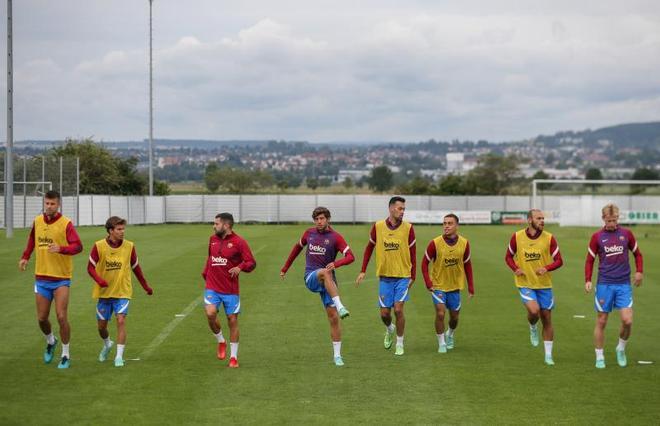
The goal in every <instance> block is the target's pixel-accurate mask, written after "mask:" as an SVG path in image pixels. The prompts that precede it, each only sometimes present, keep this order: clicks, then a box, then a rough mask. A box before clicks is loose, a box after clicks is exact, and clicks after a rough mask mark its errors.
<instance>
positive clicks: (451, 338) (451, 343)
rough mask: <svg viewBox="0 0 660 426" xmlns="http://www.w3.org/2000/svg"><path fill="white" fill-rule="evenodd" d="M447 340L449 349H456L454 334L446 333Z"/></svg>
mask: <svg viewBox="0 0 660 426" xmlns="http://www.w3.org/2000/svg"><path fill="white" fill-rule="evenodd" d="M445 340H446V341H447V349H454V335H453V334H452V335H449V334H445Z"/></svg>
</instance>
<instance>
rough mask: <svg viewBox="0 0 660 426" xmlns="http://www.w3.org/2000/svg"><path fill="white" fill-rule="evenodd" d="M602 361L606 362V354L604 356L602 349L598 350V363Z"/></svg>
mask: <svg viewBox="0 0 660 426" xmlns="http://www.w3.org/2000/svg"><path fill="white" fill-rule="evenodd" d="M601 359H602V360H605V354H603V350H602V349H598V348H596V361H598V360H601Z"/></svg>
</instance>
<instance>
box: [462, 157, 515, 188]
mask: <svg viewBox="0 0 660 426" xmlns="http://www.w3.org/2000/svg"><path fill="white" fill-rule="evenodd" d="M520 163H521V158H520V157H518V156H515V155H511V156H507V157H503V156H500V155H496V154H487V155H485V156H483V157H481V158H480V159H479V162H478V164H477V167H475V168H474V169H472V170H471V171H470V173H468V175H467V177H466V181H465V186H464V189H465V191H466V193H468V194H480V195H481V194H483V195H504V194H506V193H507V189H508V188H509V187H510V186H511V185H513V184H514V183H515V182H516V181H517V180H519V179H520Z"/></svg>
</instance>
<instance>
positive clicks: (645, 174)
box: [630, 167, 660, 194]
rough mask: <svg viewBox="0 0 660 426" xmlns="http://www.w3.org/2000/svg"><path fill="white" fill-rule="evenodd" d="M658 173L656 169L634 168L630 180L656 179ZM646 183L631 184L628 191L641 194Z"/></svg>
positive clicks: (659, 176)
mask: <svg viewBox="0 0 660 426" xmlns="http://www.w3.org/2000/svg"><path fill="white" fill-rule="evenodd" d="M658 179H660V173H658V171H657V170H653V169H649V168H646V167H642V168H638V169H635V172H634V173H633V174H632V180H658ZM646 188H647V185H631V188H630V192H632V193H633V194H641V193H642V192H644V191H646Z"/></svg>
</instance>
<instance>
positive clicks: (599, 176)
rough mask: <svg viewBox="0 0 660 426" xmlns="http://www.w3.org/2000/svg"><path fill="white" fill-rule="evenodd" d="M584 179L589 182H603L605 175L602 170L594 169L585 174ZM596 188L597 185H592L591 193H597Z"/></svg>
mask: <svg viewBox="0 0 660 426" xmlns="http://www.w3.org/2000/svg"><path fill="white" fill-rule="evenodd" d="M584 178H585V179H587V180H603V173H602V172H601V171H600V169H597V168H595V167H592V168H591V169H589V170H587V172H586V173H585V174H584ZM596 186H597V185H591V192H596Z"/></svg>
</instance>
